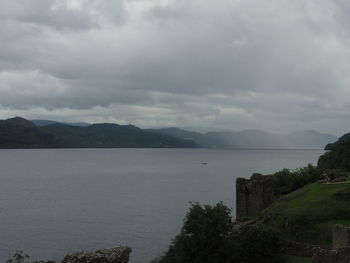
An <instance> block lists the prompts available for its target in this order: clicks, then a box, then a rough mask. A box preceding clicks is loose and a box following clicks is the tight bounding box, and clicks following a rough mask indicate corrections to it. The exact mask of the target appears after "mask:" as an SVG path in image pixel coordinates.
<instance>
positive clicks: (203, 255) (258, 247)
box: [152, 203, 283, 263]
mask: <svg viewBox="0 0 350 263" xmlns="http://www.w3.org/2000/svg"><path fill="white" fill-rule="evenodd" d="M231 231H232V219H231V216H230V209H229V208H227V207H226V206H224V205H223V204H222V203H218V204H216V205H215V206H213V207H211V206H208V205H204V206H202V205H200V204H198V203H195V204H192V205H191V208H190V211H189V212H188V213H187V215H186V218H185V220H184V225H183V227H182V229H181V232H180V234H178V235H177V236H176V237H175V238H174V239H173V241H172V243H171V245H170V247H169V250H168V251H167V252H166V253H165V255H164V256H162V257H160V258H157V259H155V260H154V261H152V262H157V263H234V262H237V263H251V262H261V263H265V262H266V263H267V262H269V263H279V262H283V258H282V257H281V253H280V246H279V238H278V234H277V233H276V232H273V231H271V230H268V229H263V228H260V227H255V228H253V229H251V230H249V231H247V233H246V234H243V235H241V236H240V238H239V239H235V238H234V237H233V235H232V233H231Z"/></svg>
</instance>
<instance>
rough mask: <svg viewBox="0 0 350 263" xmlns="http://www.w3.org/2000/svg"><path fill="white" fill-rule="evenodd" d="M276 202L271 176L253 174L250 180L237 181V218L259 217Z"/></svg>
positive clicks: (241, 179) (240, 179) (238, 179)
mask: <svg viewBox="0 0 350 263" xmlns="http://www.w3.org/2000/svg"><path fill="white" fill-rule="evenodd" d="M273 200H274V191H273V181H272V177H271V176H263V175H261V174H253V175H252V176H251V178H250V179H245V178H237V180H236V218H237V220H240V219H243V218H245V217H247V216H251V215H257V214H259V213H261V212H262V210H264V209H265V208H266V207H268V206H269V205H270V204H271V203H272V202H273Z"/></svg>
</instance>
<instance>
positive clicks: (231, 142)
mask: <svg viewBox="0 0 350 263" xmlns="http://www.w3.org/2000/svg"><path fill="white" fill-rule="evenodd" d="M153 131H155V132H159V133H162V134H166V135H170V136H175V137H178V138H182V139H189V140H193V141H195V142H196V143H197V144H198V145H199V146H200V147H218V148H248V149H249V148H304V149H305V148H322V149H323V148H324V147H325V145H327V144H328V143H329V142H334V141H336V140H337V137H336V136H334V135H331V134H326V133H319V132H317V131H313V130H309V131H295V132H292V133H289V134H277V133H270V132H265V131H261V130H244V131H239V132H208V133H204V134H202V133H198V132H192V131H187V130H182V129H178V128H164V129H156V130H153Z"/></svg>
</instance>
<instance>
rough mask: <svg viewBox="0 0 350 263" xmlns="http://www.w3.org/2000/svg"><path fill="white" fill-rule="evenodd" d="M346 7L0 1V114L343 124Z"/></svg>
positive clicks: (226, 124)
mask: <svg viewBox="0 0 350 263" xmlns="http://www.w3.org/2000/svg"><path fill="white" fill-rule="evenodd" d="M349 8H350V6H349V4H348V3H347V1H343V0H317V1H316V0H311V1H302V0H294V1H287V0H272V1H265V2H264V3H262V2H261V1H258V0H245V1H242V0H222V1H221V0H220V1H209V0H208V1H207V0H190V1H189V0H177V1H173V0H152V1H151V0H124V1H122V0H119V1H103V0H71V1H68V0H67V1H58V0H56V1H54V0H40V1H38V0H15V1H14V0H11V1H10V0H6V1H1V3H0V21H1V24H2V27H1V28H0V40H1V41H0V105H1V108H0V113H1V114H0V117H2V116H4V117H7V116H8V115H14V114H17V115H20V114H22V113H25V114H26V115H27V117H30V118H31V117H35V118H37V117H40V118H60V119H65V120H69V119H70V118H71V120H85V121H106V120H107V121H116V122H120V123H128V122H131V123H134V124H137V125H143V126H170V125H171V126H173V125H176V126H205V127H208V126H217V127H220V128H227V129H236V130H239V129H244V128H262V129H267V130H279V131H287V130H295V129H309V128H315V129H320V130H322V131H330V132H335V133H342V132H345V131H347V130H349V129H350V127H349V126H348V125H345V124H344V122H345V121H346V120H348V119H349V117H348V114H347V111H348V109H349V107H350V103H348V101H347V98H348V97H349V95H350V89H349V88H348V87H349V84H350V83H349V81H350V78H349V70H350V68H349V59H350V46H349V41H348V40H349V39H348V37H349V35H348V28H349V24H350V21H349V20H348V19H347V15H346V14H347V11H346V10H349ZM22 115H23V114H22ZM328 124H329V125H328Z"/></svg>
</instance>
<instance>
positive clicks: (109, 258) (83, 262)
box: [62, 247, 131, 263]
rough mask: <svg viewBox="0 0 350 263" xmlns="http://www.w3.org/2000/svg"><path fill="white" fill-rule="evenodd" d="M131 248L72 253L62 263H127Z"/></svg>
mask: <svg viewBox="0 0 350 263" xmlns="http://www.w3.org/2000/svg"><path fill="white" fill-rule="evenodd" d="M130 253H131V248H129V247H115V248H108V249H102V250H98V251H96V252H92V253H84V252H79V253H74V254H69V255H67V256H65V257H64V259H63V261H62V263H128V262H129V255H130Z"/></svg>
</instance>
